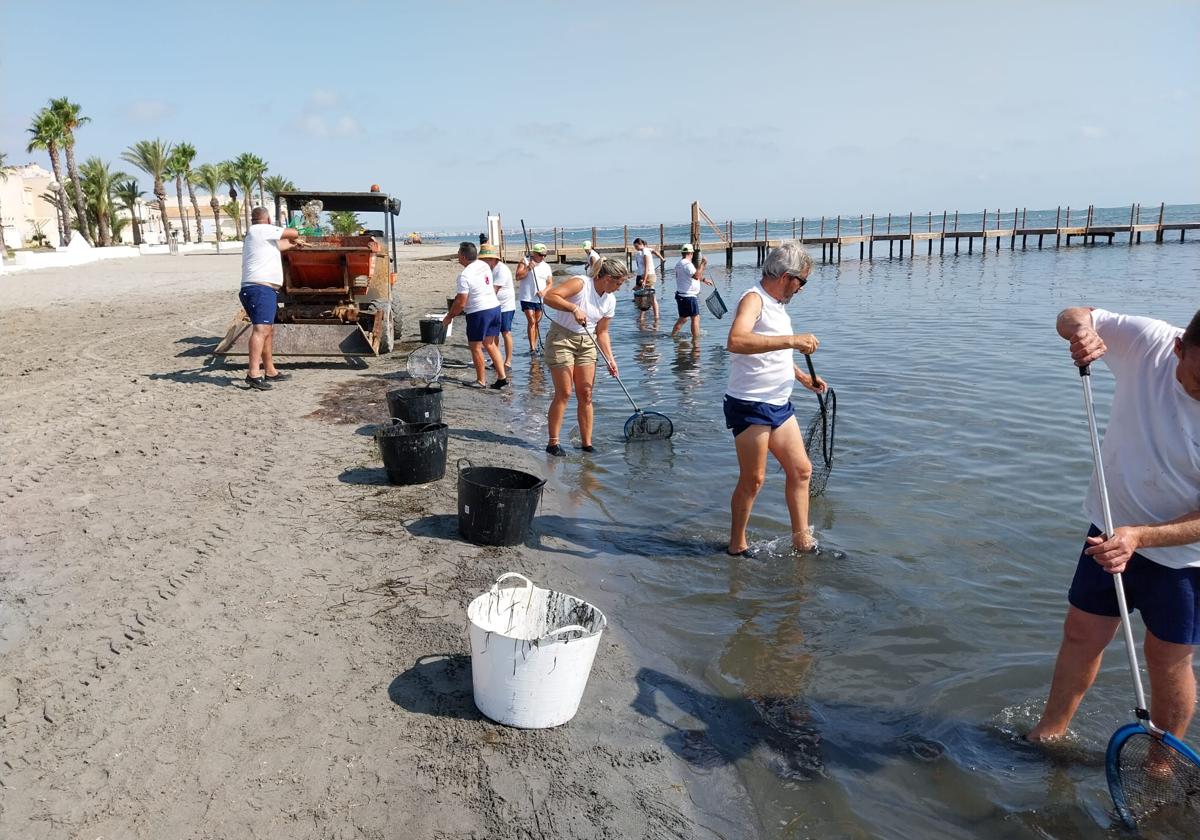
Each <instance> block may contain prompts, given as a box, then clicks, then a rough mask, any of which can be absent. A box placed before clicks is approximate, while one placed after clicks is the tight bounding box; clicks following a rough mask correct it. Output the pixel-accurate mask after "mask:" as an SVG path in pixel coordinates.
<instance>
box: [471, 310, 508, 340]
mask: <svg viewBox="0 0 1200 840" xmlns="http://www.w3.org/2000/svg"><path fill="white" fill-rule="evenodd" d="M489 335H500V307H499V306H494V307H492V308H491V309H481V310H480V311H479V312H472V313H471V314H470V315H468V316H467V341H483V339H484V337H485V336H489Z"/></svg>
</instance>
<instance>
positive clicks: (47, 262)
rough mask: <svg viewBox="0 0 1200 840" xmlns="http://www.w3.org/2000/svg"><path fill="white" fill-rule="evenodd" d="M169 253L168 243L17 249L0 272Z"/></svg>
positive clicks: (229, 250)
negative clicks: (50, 249)
mask: <svg viewBox="0 0 1200 840" xmlns="http://www.w3.org/2000/svg"><path fill="white" fill-rule="evenodd" d="M178 250H179V253H180V254H190V253H207V254H215V253H216V249H215V248H214V247H213V244H212V243H210V242H206V243H189V244H181V245H179V246H178ZM241 252H242V243H241V242H222V243H221V253H222V254H240V253H241ZM169 253H171V249H170V246H168V245H141V246H138V247H136V248H135V247H133V246H132V245H118V246H114V247H111V248H78V249H75V248H59V249H58V250H55V251H17V252H16V254H15V255H14V256H13V258H12V260H5V261H4V262H3V263H0V274H13V273H16V272H19V271H36V270H37V269H42V268H69V267H71V266H77V265H90V264H91V263H96V262H101V261H103V260H121V259H130V258H133V257H141V256H149V255H151V254H169Z"/></svg>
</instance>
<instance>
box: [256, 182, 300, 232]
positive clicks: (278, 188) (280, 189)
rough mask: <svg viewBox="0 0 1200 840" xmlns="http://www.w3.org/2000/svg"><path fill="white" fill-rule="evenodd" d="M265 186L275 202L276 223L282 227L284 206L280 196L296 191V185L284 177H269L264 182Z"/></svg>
mask: <svg viewBox="0 0 1200 840" xmlns="http://www.w3.org/2000/svg"><path fill="white" fill-rule="evenodd" d="M263 185H264V186H265V187H266V188H267V192H268V193H269V194H270V196H271V198H272V199H273V200H274V201H275V223H276V224H279V225H282V224H283V223H284V219H283V205H282V204H281V202H280V198H279V194H280V193H285V192H291V191H292V190H294V189H296V185H295V184H293V183H292V182H291V181H289V180H288V179H287V178H284V177H283V176H282V175H268V176H267V177H266V179H265V180H264V181H263Z"/></svg>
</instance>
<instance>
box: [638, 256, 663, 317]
mask: <svg viewBox="0 0 1200 840" xmlns="http://www.w3.org/2000/svg"><path fill="white" fill-rule="evenodd" d="M633 248H634V254H633V278H634V283H633V288H634V291H637V290H639V289H649V290H650V291H654V284H655V283H656V282H657V281H658V275H657V274H656V273H655V271H654V258H655V257H657V258H658V260H659V262H662V263H663V264H664V265H665V264H666V259H665V258H664V257H663V255H662V254H660V253H658V251H655V250H654V249H653V248H651V247H650V246H649V245H647V244H646V240H645V239H642V238H641V237H640V236H639V237H638V238H637V239H635V240H633ZM650 300H651V301H652V304H651V307H650V311H653V312H654V324H655V326H657V325H658V316H659V309H658V295H657V294H654V295H653V296H651V298H650ZM646 311H647V310H645V309H643V310H641V312H640V313H639V315H638V321H639V322H641V321H642V319H643V318H645V317H646Z"/></svg>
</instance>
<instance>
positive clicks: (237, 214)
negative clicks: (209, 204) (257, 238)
mask: <svg viewBox="0 0 1200 840" xmlns="http://www.w3.org/2000/svg"><path fill="white" fill-rule="evenodd" d="M222 209H223V210H224V211H225V215H226V216H230V217H232V218H233V223H234V225H235V226H236V227H237V237H238V239H241V238H242V205H241V204H239V203H238V200H237V199H236V198H231V199H229V201H227V202H225V205H224V207H222Z"/></svg>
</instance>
